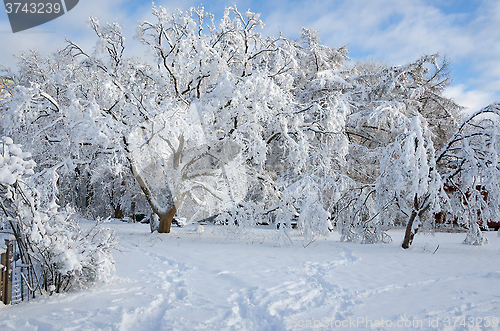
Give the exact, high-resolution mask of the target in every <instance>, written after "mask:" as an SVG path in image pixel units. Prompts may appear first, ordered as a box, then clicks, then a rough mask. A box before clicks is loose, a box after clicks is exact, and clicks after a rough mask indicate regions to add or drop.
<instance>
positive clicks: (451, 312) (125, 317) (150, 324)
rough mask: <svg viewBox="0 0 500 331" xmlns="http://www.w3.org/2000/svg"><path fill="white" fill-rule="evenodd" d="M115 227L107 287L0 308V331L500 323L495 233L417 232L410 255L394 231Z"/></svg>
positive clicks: (499, 251) (499, 246)
mask: <svg viewBox="0 0 500 331" xmlns="http://www.w3.org/2000/svg"><path fill="white" fill-rule="evenodd" d="M110 227H112V228H114V229H115V230H116V231H117V234H118V236H119V240H120V245H119V251H117V252H115V254H114V258H115V260H116V275H115V277H114V278H113V280H112V281H111V282H110V283H108V284H97V285H96V286H94V287H92V288H89V289H86V290H81V291H78V292H72V293H67V294H56V295H53V296H51V297H39V298H37V299H36V300H33V301H30V302H27V303H22V304H20V305H16V306H3V307H0V329H2V330H311V329H314V330H317V329H320V330H321V329H324V330H333V329H335V330H343V329H345V330H349V329H353V330H354V329H361V330H372V329H373V330H390V329H395V330H397V329H401V330H412V329H415V330H417V329H419V330H427V329H429V330H498V329H500V328H499V327H498V323H499V320H500V308H499V307H500V289H499V286H498V284H499V281H500V266H498V257H499V255H500V238H498V237H497V236H496V235H497V233H496V232H488V233H486V236H487V237H488V239H489V244H488V245H484V246H478V247H476V246H469V245H462V244H461V242H462V241H463V239H464V237H465V234H464V233H456V234H449V233H437V234H436V235H435V236H425V235H417V236H416V238H415V242H414V244H413V245H412V247H411V248H410V249H409V250H406V251H405V250H403V249H401V248H400V242H401V240H402V238H403V232H402V231H399V230H392V231H390V234H391V236H392V237H393V242H392V243H390V244H374V245H360V244H352V243H342V242H339V241H338V240H339V235H338V233H332V234H331V235H330V236H329V237H327V238H319V239H317V240H316V241H314V242H312V243H309V242H304V241H303V239H300V238H299V237H298V236H295V235H294V233H293V231H292V232H291V233H290V239H291V241H292V242H293V243H290V244H289V245H287V246H284V247H276V246H275V245H274V241H273V238H274V235H275V232H274V231H273V230H272V229H269V228H254V229H252V230H251V231H250V232H248V233H247V234H245V235H242V236H241V237H240V239H238V240H232V241H231V242H228V241H227V238H226V236H225V235H224V234H223V232H222V229H221V228H220V227H213V226H205V231H204V232H201V231H196V227H195V226H194V225H190V226H186V227H184V228H174V229H173V230H174V233H171V234H150V233H149V232H148V231H149V227H148V225H143V224H127V223H120V222H112V223H110ZM308 244H309V245H308ZM306 245H308V246H307V248H304V246H306ZM438 245H439V248H437V247H438ZM436 248H437V251H436ZM434 252H435V253H434ZM495 322H496V324H495Z"/></svg>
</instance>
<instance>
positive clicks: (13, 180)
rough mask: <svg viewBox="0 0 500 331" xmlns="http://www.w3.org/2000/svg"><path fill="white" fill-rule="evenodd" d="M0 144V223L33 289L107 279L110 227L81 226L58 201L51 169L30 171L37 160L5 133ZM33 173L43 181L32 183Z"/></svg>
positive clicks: (61, 288)
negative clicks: (12, 241) (13, 241)
mask: <svg viewBox="0 0 500 331" xmlns="http://www.w3.org/2000/svg"><path fill="white" fill-rule="evenodd" d="M0 148H1V150H0V152H1V153H0V154H1V155H0V174H1V176H0V199H1V200H0V203H1V209H2V210H1V211H2V215H1V216H0V221H1V224H0V226H1V227H2V228H3V229H4V230H6V231H10V232H12V233H13V234H14V236H15V238H16V241H17V244H18V247H19V250H20V259H21V262H22V263H23V264H24V265H27V266H28V267H29V271H28V275H27V276H26V278H25V279H26V281H28V282H29V284H28V285H29V287H30V289H31V291H32V292H35V291H38V292H40V293H42V292H43V291H49V292H53V291H56V292H60V291H67V290H69V289H70V288H72V287H73V286H75V285H76V286H85V285H86V284H88V283H91V282H95V281H105V280H107V279H108V278H109V276H110V275H111V274H112V273H113V272H114V265H113V258H112V255H111V250H112V249H113V247H114V245H115V244H116V241H115V237H114V234H113V232H112V231H111V230H109V229H106V228H103V227H101V226H100V224H99V222H97V223H95V224H94V225H93V226H92V227H91V228H90V229H89V230H84V229H82V228H81V227H80V225H79V222H78V219H77V217H76V214H75V213H74V211H73V210H71V209H70V208H64V209H63V208H59V206H58V205H57V203H56V193H57V192H55V191H51V188H52V189H54V190H56V186H55V183H54V182H52V181H51V179H52V180H57V175H55V172H54V170H53V169H49V170H47V171H46V172H45V173H46V174H48V175H47V176H41V175H40V174H34V172H33V168H34V166H35V163H34V162H33V161H31V160H25V158H28V157H29V156H30V154H29V153H25V152H22V150H21V148H20V146H19V145H16V144H14V143H13V141H12V139H10V138H8V137H4V138H2V139H1V140H0ZM37 175H38V178H37ZM40 176H41V178H43V179H44V181H40ZM30 179H33V180H32V181H31V180H30ZM34 179H38V182H39V183H44V184H45V185H39V186H38V187H34V186H30V184H31V185H34V183H36V182H37V181H36V180H34Z"/></svg>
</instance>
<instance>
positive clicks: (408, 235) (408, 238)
mask: <svg viewBox="0 0 500 331" xmlns="http://www.w3.org/2000/svg"><path fill="white" fill-rule="evenodd" d="M417 214H418V212H417V210H415V209H413V211H412V212H411V216H410V219H409V220H408V224H406V232H405V239H404V240H403V244H402V245H401V247H403V248H404V249H408V248H410V245H411V243H412V242H413V237H414V236H415V233H417V230H416V229H415V232H413V222H414V221H415V218H416V217H417Z"/></svg>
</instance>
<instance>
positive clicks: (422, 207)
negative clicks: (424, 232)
mask: <svg viewBox="0 0 500 331" xmlns="http://www.w3.org/2000/svg"><path fill="white" fill-rule="evenodd" d="M429 197H430V195H429V194H428V195H427V196H426V197H425V198H424V199H423V202H422V203H421V204H419V203H418V196H417V194H415V198H414V200H413V210H412V212H411V215H410V218H409V219H408V224H406V232H405V239H404V240H403V244H402V245H401V247H403V248H404V249H408V248H410V245H411V243H412V242H413V237H415V234H416V233H417V231H418V229H415V231H413V223H414V222H415V218H416V217H417V216H418V217H422V215H423V214H424V213H425V212H426V211H427V209H429V207H430V203H428V200H429Z"/></svg>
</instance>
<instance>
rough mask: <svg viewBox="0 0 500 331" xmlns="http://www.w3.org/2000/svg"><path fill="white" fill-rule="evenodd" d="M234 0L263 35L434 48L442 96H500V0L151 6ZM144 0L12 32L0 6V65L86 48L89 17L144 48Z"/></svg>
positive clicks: (417, 51)
mask: <svg viewBox="0 0 500 331" xmlns="http://www.w3.org/2000/svg"><path fill="white" fill-rule="evenodd" d="M233 3H236V5H237V6H238V8H239V9H240V10H241V11H246V10H247V9H250V10H251V11H253V12H257V13H261V14H262V16H261V18H262V19H263V20H264V22H265V24H266V25H265V28H264V31H262V33H263V34H265V35H277V34H278V31H281V32H282V33H283V35H284V36H286V37H291V38H294V37H297V36H298V35H299V33H300V28H301V27H308V28H313V29H315V30H317V31H319V33H320V37H321V39H322V42H323V43H324V44H325V45H328V46H332V47H339V46H344V45H346V46H347V48H348V49H349V50H350V53H349V56H350V57H351V58H352V59H363V58H375V59H379V60H382V61H384V62H388V63H391V64H405V63H408V62H410V61H413V60H416V59H417V58H419V57H420V56H421V55H422V54H431V53H436V52H439V53H440V54H442V55H446V56H447V57H448V58H449V59H450V60H451V61H452V64H451V69H452V71H451V77H452V79H453V84H452V85H451V86H450V87H449V88H448V89H447V91H446V95H447V96H449V97H453V98H454V99H455V100H456V101H457V102H459V103H460V104H462V105H464V106H466V107H468V108H469V111H474V110H478V109H480V108H482V107H484V106H486V105H488V104H489V103H492V102H494V101H500V1H497V0H434V1H431V0H334V1H328V0H293V1H285V0H273V1H269V0H268V1H262V0H256V1H237V0H236V1H223V0H207V1H203V2H200V1H196V0H171V1H165V0H158V1H155V5H156V6H163V7H167V8H169V9H175V8H182V9H186V8H189V7H192V6H200V5H203V6H204V7H205V9H206V10H207V11H209V12H211V13H213V14H215V15H216V18H217V17H220V15H221V13H222V12H223V11H224V7H225V6H228V5H231V4H233ZM150 13H151V2H150V1H130V0H115V1H110V0H80V2H79V3H78V5H77V6H76V7H75V8H74V9H73V10H72V11H70V12H68V13H66V14H65V15H64V16H62V17H60V18H58V19H56V20H54V21H52V22H49V23H46V24H44V25H41V26H39V27H35V28H32V29H30V30H27V31H24V32H19V33H16V34H13V33H12V32H11V29H10V25H9V22H8V18H7V14H6V13H5V11H2V12H0V45H1V47H0V49H1V51H0V65H3V66H6V67H11V68H14V67H15V62H16V60H15V58H14V56H13V55H15V54H20V52H22V51H27V50H30V49H36V50H37V51H38V52H40V53H42V54H47V52H49V51H51V50H55V49H57V48H60V47H63V45H64V38H68V39H71V40H72V41H74V42H76V43H77V44H80V45H81V46H82V47H85V48H87V49H88V48H91V47H92V45H93V43H94V42H95V38H94V37H93V34H92V31H90V30H89V29H88V27H87V18H88V17H89V16H91V15H93V16H96V17H98V18H100V20H101V22H118V23H120V24H122V25H123V30H124V33H125V35H126V37H127V47H128V51H129V54H134V55H137V54H141V53H143V52H144V50H145V48H143V47H142V46H141V45H139V44H138V43H137V41H135V40H134V39H133V36H134V34H135V28H136V22H137V21H139V20H148V19H152V16H151V14H150Z"/></svg>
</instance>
